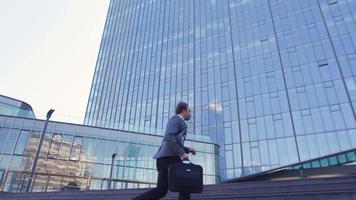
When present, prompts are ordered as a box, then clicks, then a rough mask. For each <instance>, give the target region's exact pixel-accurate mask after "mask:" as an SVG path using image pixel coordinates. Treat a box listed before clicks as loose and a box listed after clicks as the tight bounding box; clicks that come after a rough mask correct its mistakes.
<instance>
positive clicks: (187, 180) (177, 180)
mask: <svg viewBox="0 0 356 200" xmlns="http://www.w3.org/2000/svg"><path fill="white" fill-rule="evenodd" d="M168 188H169V190H170V191H172V192H187V193H201V192H202V191H203V168H202V167H201V166H200V165H195V164H192V163H191V162H188V163H186V162H181V163H175V164H172V165H170V166H169V168H168Z"/></svg>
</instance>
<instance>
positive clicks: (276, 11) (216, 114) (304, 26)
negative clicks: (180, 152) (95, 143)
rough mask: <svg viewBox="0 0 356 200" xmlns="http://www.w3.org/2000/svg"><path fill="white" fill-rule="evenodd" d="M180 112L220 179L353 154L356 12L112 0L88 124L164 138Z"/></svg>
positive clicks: (234, 2) (273, 0)
mask: <svg viewBox="0 0 356 200" xmlns="http://www.w3.org/2000/svg"><path fill="white" fill-rule="evenodd" d="M179 101H186V102H187V103H188V104H190V105H191V107H192V110H193V119H192V120H191V121H190V123H189V130H190V133H189V135H201V136H206V137H209V138H210V139H211V140H212V141H213V142H217V143H219V144H220V145H221V148H220V153H219V156H220V169H221V171H220V175H221V178H222V179H227V178H233V177H239V176H244V175H248V174H253V173H257V172H261V171H264V170H268V169H271V168H275V167H278V166H282V165H286V164H289V163H294V162H299V161H303V160H307V159H311V158H314V157H318V156H322V155H326V154H330V153H334V152H338V151H341V150H346V149H349V148H352V147H356V142H355V141H356V118H355V109H356V1H354V0H194V1H192V0H179V1H174V0H143V1H131V0H127V1H116V0H112V1H111V3H110V7H109V11H108V15H107V20H106V24H105V28H104V32H103V37H102V41H101V47H100V51H99V54H98V59H97V65H96V68H95V72H94V76H93V82H92V87H91V91H90V96H89V101H88V105H87V111H86V116H85V120H84V123H85V124H88V125H93V126H102V127H108V128H119V129H125V130H131V131H138V130H139V129H140V128H139V127H145V128H143V129H146V128H158V129H163V128H164V126H165V124H166V122H167V120H168V119H169V117H170V116H171V115H173V113H174V107H175V105H176V103H177V102H179ZM142 131H143V132H144V130H142Z"/></svg>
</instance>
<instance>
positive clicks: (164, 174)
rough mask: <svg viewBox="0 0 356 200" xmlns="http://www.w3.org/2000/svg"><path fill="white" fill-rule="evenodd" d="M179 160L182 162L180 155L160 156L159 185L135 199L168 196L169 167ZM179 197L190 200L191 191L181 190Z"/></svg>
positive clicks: (146, 199)
mask: <svg viewBox="0 0 356 200" xmlns="http://www.w3.org/2000/svg"><path fill="white" fill-rule="evenodd" d="M179 162H181V158H180V157H178V156H174V157H173V156H172V157H163V158H158V159H157V161H156V165H157V171H158V180H157V187H156V188H153V189H151V190H149V191H147V192H145V193H143V194H141V195H139V196H137V197H135V198H134V199H133V200H157V199H160V198H163V197H164V196H166V194H167V191H168V167H169V165H171V164H174V163H179ZM179 199H180V200H189V199H190V193H183V192H180V193H179Z"/></svg>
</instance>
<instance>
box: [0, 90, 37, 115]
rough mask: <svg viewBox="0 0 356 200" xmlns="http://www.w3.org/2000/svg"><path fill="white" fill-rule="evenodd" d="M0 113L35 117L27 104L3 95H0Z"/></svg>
mask: <svg viewBox="0 0 356 200" xmlns="http://www.w3.org/2000/svg"><path fill="white" fill-rule="evenodd" d="M0 115H11V116H17V117H27V118H35V113H34V112H33V110H32V107H31V106H30V105H29V104H27V103H25V102H23V101H20V100H17V99H13V98H10V97H7V96H4V95H0Z"/></svg>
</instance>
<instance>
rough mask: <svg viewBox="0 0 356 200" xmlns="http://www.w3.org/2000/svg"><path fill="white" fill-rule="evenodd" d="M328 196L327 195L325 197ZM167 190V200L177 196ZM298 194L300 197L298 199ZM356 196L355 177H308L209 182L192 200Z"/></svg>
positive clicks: (45, 198)
mask: <svg viewBox="0 0 356 200" xmlns="http://www.w3.org/2000/svg"><path fill="white" fill-rule="evenodd" d="M146 190H148V189H127V190H91V191H70V192H47V193H44V192H34V193H0V199H1V200H2V199H6V200H15V199H16V200H23V199H26V200H84V199H85V200H104V199H105V200H106V199H109V200H110V199H117V200H124V199H131V198H133V197H134V196H136V195H138V194H141V193H143V192H145V191H146ZM325 195H326V196H325ZM177 196H178V195H177V193H171V192H170V193H168V195H167V196H166V198H165V199H167V200H173V199H177ZM297 197H299V198H297ZM237 198H238V199H261V200H262V199H263V200H264V199H276V200H278V199H292V198H293V199H302V200H303V199H315V200H319V199H335V200H336V199H338V200H344V199H345V200H346V199H350V200H351V199H355V200H356V177H343V178H328V179H307V180H295V181H261V182H243V183H221V184H217V185H207V186H205V188H204V191H203V193H202V194H192V199H237Z"/></svg>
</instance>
